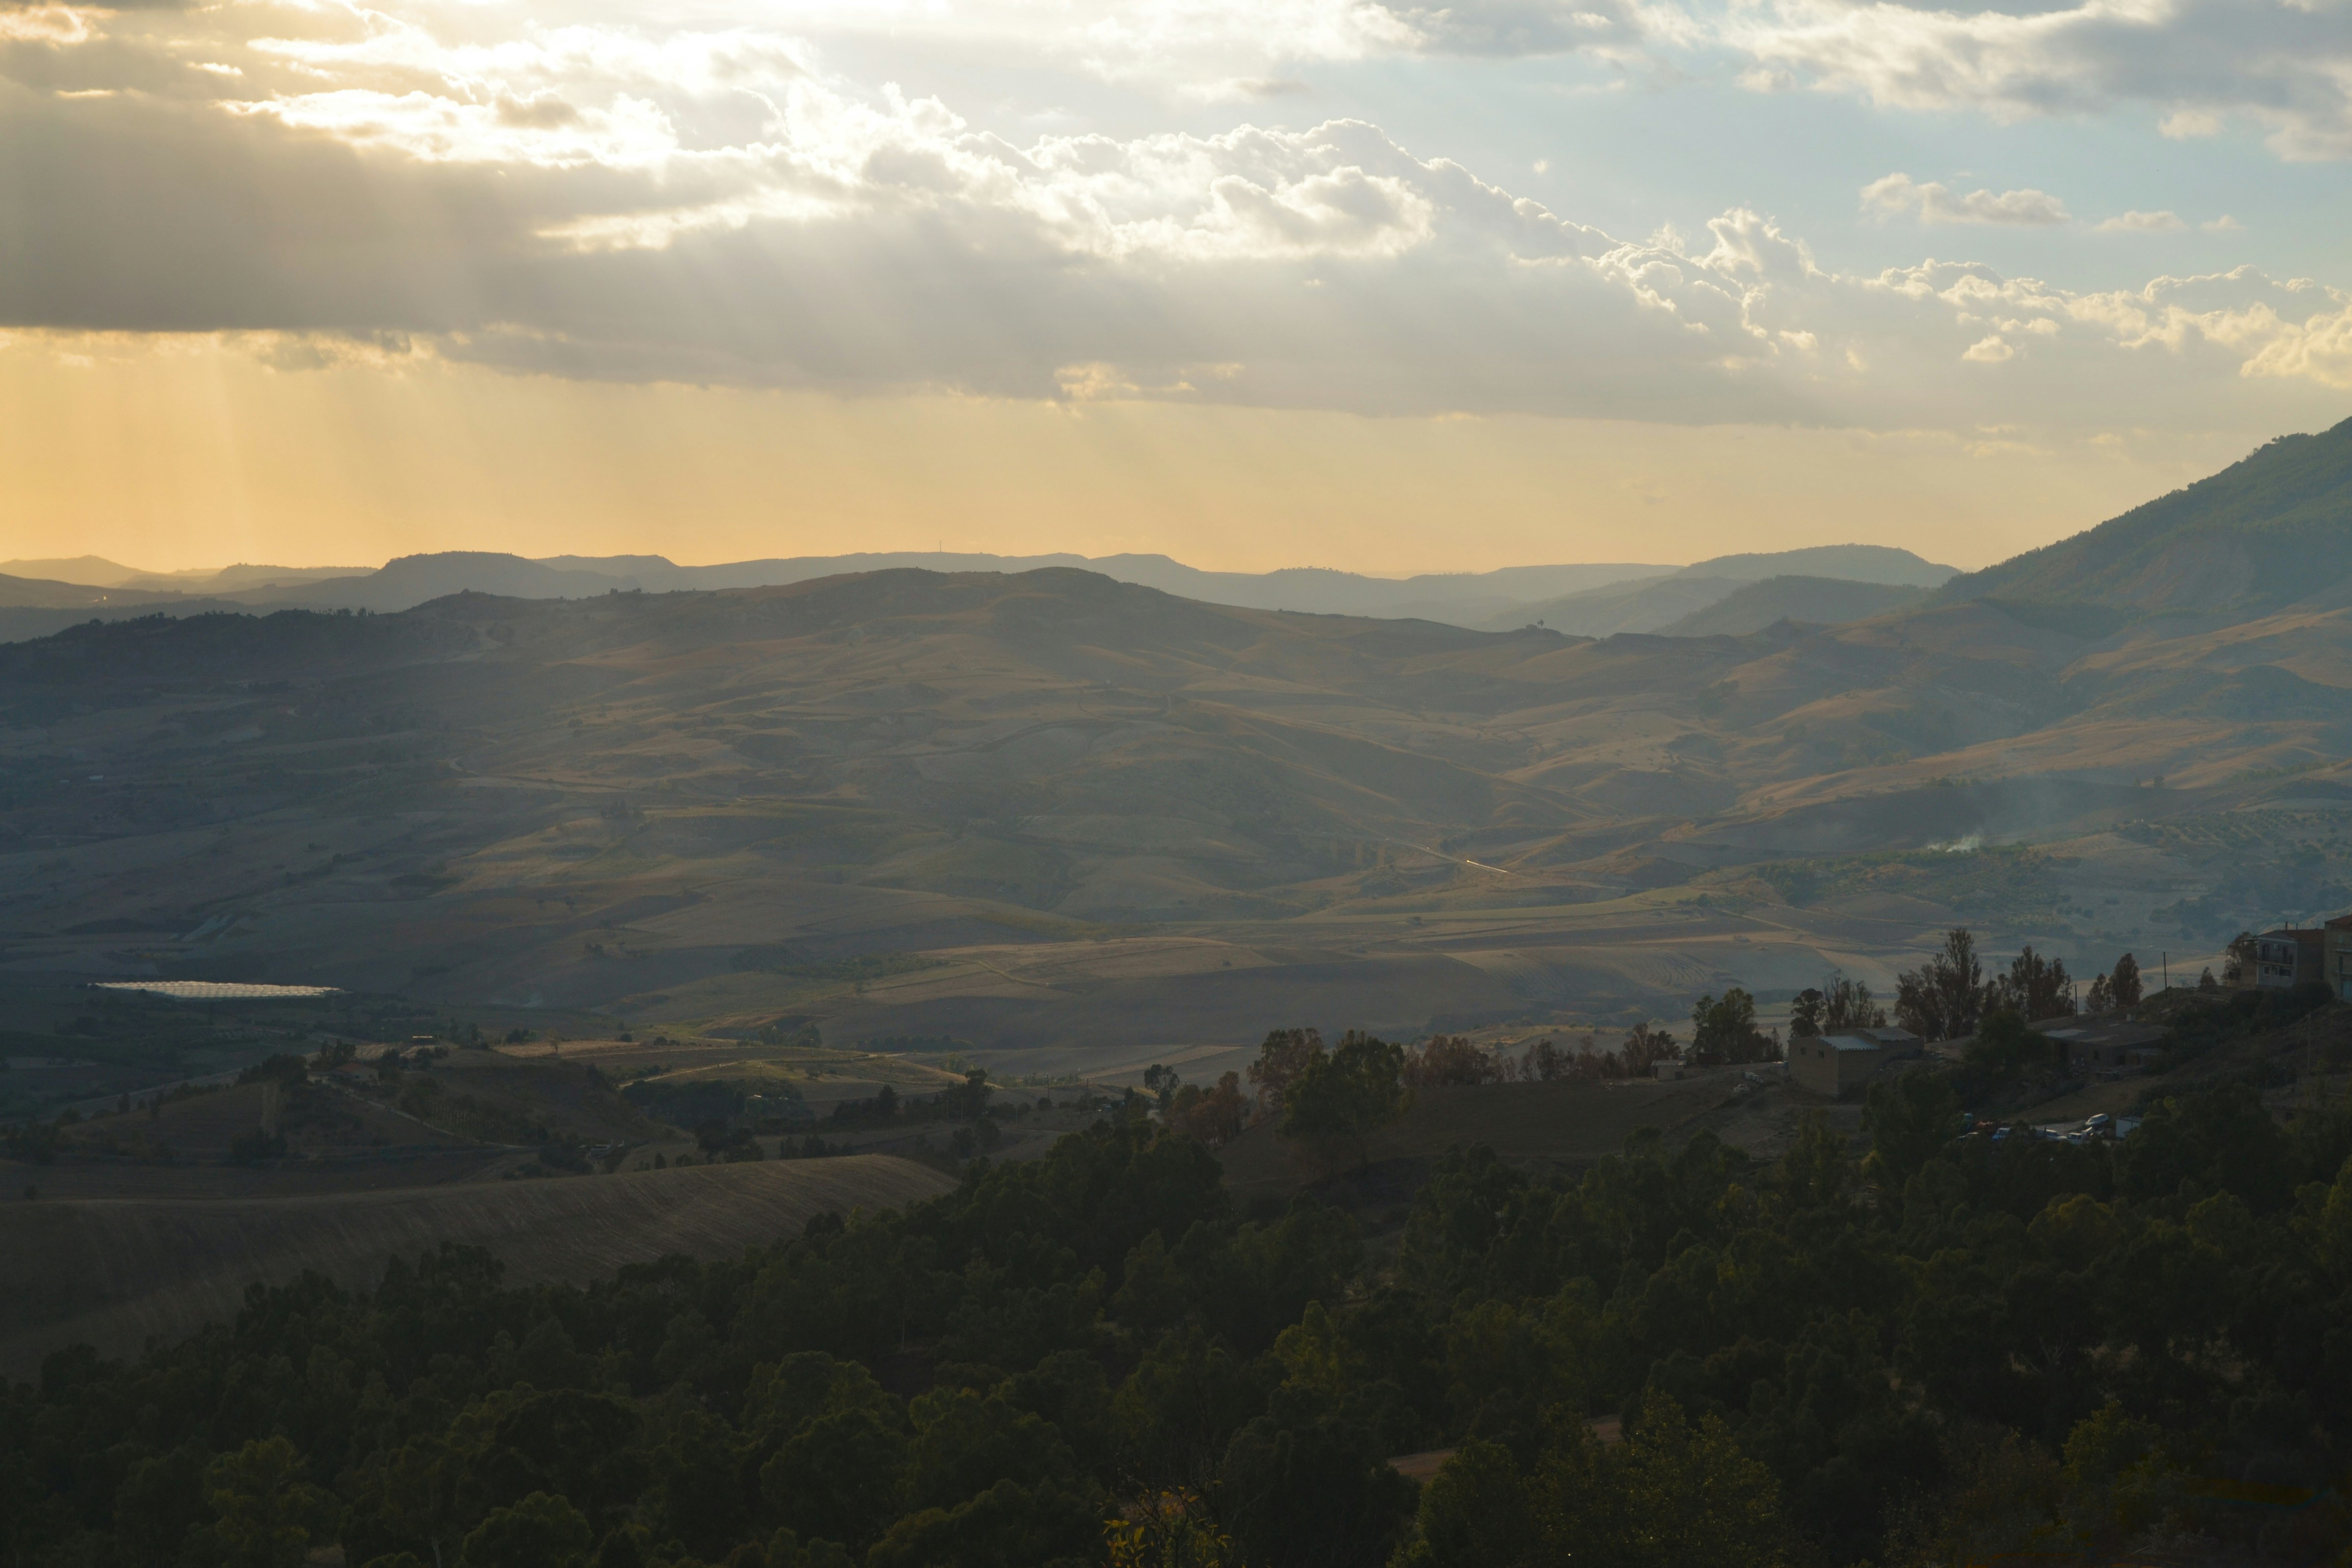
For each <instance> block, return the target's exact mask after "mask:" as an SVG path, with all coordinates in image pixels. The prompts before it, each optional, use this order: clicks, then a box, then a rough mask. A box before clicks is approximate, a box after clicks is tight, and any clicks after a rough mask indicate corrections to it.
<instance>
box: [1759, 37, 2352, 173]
mask: <svg viewBox="0 0 2352 1568" xmlns="http://www.w3.org/2000/svg"><path fill="white" fill-rule="evenodd" d="M1717 36H1718V37H1721V38H1722V39H1723V40H1724V41H1725V42H1726V43H1727V44H1729V45H1731V46H1732V47H1736V48H1738V49H1739V50H1741V51H1743V52H1744V53H1746V54H1748V56H1750V57H1751V58H1753V59H1754V60H1755V61H1756V62H1757V65H1756V68H1755V69H1754V70H1753V71H1752V72H1751V73H1750V74H1749V77H1748V80H1749V82H1750V84H1751V85H1753V86H1757V87H1759V88H1778V87H1795V86H1811V87H1817V88H1822V89H1828V90H1832V91H1841V92H1858V93H1860V94H1862V95H1864V97H1866V98H1868V99H1869V100H1871V101H1872V102H1874V103H1879V104H1884V105H1889V106H1894V107H1900V108H1906V109H1928V110H1949V109H1971V110H1981V111H1983V112H1986V113H1989V114H1991V115H1994V116H1996V117H1998V118H2000V119H2004V120H2016V119H2022V118H2025V117H2027V116H2031V115H2037V114H2056V113H2080V112H2091V111H2099V110H2109V109H2113V108H2115V107H2116V106H2117V105H2120V104H2139V105H2144V106H2147V107H2149V108H2152V109H2154V110H2156V111H2157V112H2158V114H2160V115H2161V116H2162V123H2163V127H2164V130H2165V132H2166V133H2167V134H2168V135H2173V136H2208V135H2212V134H2215V133H2217V132H2220V131H2221V130H2222V129H2223V128H2224V127H2225V126H2226V125H2227V124H2228V123H2229V122H2230V121H2231V120H2232V119H2242V120H2244V121H2249V122H2251V123H2252V124H2255V125H2259V126H2261V127H2263V129H2264V130H2265V131H2266V132H2268V134H2269V140H2270V142H2271V145H2272V146H2273V148H2274V149H2275V150H2276V151H2277V152H2278V153H2280V154H2281V155H2282V156H2284V157H2287V158H2294V159H2323V158H2344V157H2352V25H2347V14H2346V10H2345V6H2344V4H2343V0H2079V3H2078V4H2074V5H2063V4H2062V5H2059V6H2057V7H2056V8H2053V9H2049V10H2041V9H2028V8H2021V9H2018V10H2014V11H2010V10H1991V9H1987V10H1979V11H1961V10H1946V9H1937V8H1933V7H1928V6H1920V5H1897V4H1893V3H1891V0H1769V5H1759V6H1756V7H1752V8H1751V7H1734V8H1733V9H1732V10H1731V11H1730V12H1729V13H1728V14H1727V17H1726V19H1725V20H1724V22H1723V24H1722V26H1721V27H1720V28H1719V29H1718V33H1717Z"/></svg>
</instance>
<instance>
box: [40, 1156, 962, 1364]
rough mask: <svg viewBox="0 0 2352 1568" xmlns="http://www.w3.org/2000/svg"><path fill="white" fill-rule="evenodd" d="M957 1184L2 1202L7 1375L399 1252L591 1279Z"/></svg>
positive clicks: (787, 1183) (825, 1182) (802, 1167)
mask: <svg viewBox="0 0 2352 1568" xmlns="http://www.w3.org/2000/svg"><path fill="white" fill-rule="evenodd" d="M951 1185H953V1182H952V1180H951V1179H950V1178H949V1177H947V1176H945V1175H942V1174H940V1173H939V1172H937V1171H935V1170H932V1169H930V1168H929V1167H928V1166H923V1165H918V1164H915V1163H911V1162H908V1161H905V1160H898V1159H894V1158H891V1157H889V1156H887V1155H857V1156H848V1157H845V1158H841V1159H834V1160H805V1161H793V1162H791V1163H772V1164H740V1165H718V1166H697V1167H695V1168H693V1169H690V1170H682V1171H680V1170H670V1171H655V1172H645V1173H624V1174H620V1175H613V1176H576V1177H570V1178H565V1179H561V1180H551V1181H531V1182H485V1183H475V1184H462V1185H455V1186H440V1187H421V1188H403V1189H394V1190H391V1191H380V1192H357V1193H338V1194H322V1195H317V1196H305V1197H281V1198H254V1199H184V1200H173V1199H159V1198H139V1199H135V1200H122V1199H102V1198H91V1199H66V1200H49V1199H43V1200H39V1201H36V1202H29V1203H28V1202H23V1201H16V1202H11V1203H8V1204H6V1205H5V1206H0V1258H6V1259H7V1268H8V1274H9V1288H8V1289H6V1290H5V1291H0V1375H7V1376H14V1377H22V1376H26V1375H27V1374H29V1373H32V1372H33V1371H35V1370H36V1369H37V1367H38V1365H39V1363H40V1359H41V1357H42V1356H44V1355H46V1354H47V1352H50V1351H53V1350H56V1349H58V1347H60V1346H62V1345H67V1344H72V1343H75V1342H89V1343H90V1344H93V1345H96V1346H97V1347H98V1348H99V1350H100V1352H103V1353H105V1354H107V1355H126V1354H131V1353H135V1352H138V1351H139V1349H140V1348H141V1347H142V1345H143V1344H144V1343H145V1342H147V1341H148V1340H149V1339H151V1338H154V1337H159V1336H160V1337H163V1338H166V1339H172V1338H177V1337H180V1336H182V1335H184V1334H187V1333H189V1332H190V1331H194V1329H196V1328H198V1327H200V1326H201V1325H203V1324H205V1323H206V1322H211V1321H226V1320H227V1319H229V1318H232V1317H234V1316H235V1315H236V1310H237V1307H238V1304H239V1302H240V1301H241V1300H242V1299H243V1297H244V1293H245V1289H246V1287H247V1285H248V1284H250V1283H252V1282H253V1281H254V1280H256V1279H260V1280H265V1281H268V1282H269V1283H272V1284H280V1283H284V1282H285V1281H287V1280H289V1279H294V1278H296V1277H297V1276H299V1275H300V1274H301V1273H302V1272H303V1271H304V1270H306V1269H308V1270H312V1271H315V1272H317V1273H320V1274H323V1275H325V1276H327V1277H328V1278H330V1279H333V1280H335V1281H336V1282H337V1283H338V1284H341V1285H342V1286H343V1287H345V1288H346V1289H364V1288H367V1287H370V1286H372V1285H373V1283H374V1282H375V1281H376V1280H377V1279H380V1278H381V1277H382V1275H383V1266H384V1263H385V1261H386V1260H387V1259H388V1258H395V1257H410V1258H413V1257H415V1255H417V1254H419V1253H421V1252H425V1251H428V1250H430V1249H431V1248H433V1247H436V1246H437V1245H438V1244H440V1243H441V1242H444V1241H451V1242H458V1243H462V1244H465V1245H468V1246H476V1247H488V1248H489V1249H490V1250H491V1251H493V1252H495V1253H496V1254H497V1255H498V1256H499V1258H500V1259H502V1260H503V1261H504V1262H505V1264H506V1279H507V1282H508V1283H509V1284H510V1285H513V1284H527V1283H540V1282H550V1281H553V1282H563V1283H572V1284H579V1283H584V1282H585V1281H587V1280H590V1279H598V1278H601V1277H603V1276H605V1275H609V1274H611V1273H612V1272H613V1271H614V1269H616V1268H620V1267H621V1266H622V1265H623V1264H627V1263H646V1262H650V1261H652V1260H653V1259H655V1258H660V1257H662V1256H664V1255H666V1254H668V1253H673V1252H682V1253H687V1254H688V1255H691V1256H696V1257H703V1258H710V1257H719V1256H723V1255H725V1254H728V1253H731V1252H735V1251H738V1250H740V1248H742V1247H751V1246H755V1245H761V1244H765V1243H769V1242H772V1241H775V1240H776V1239H778V1238H779V1237H786V1236H792V1235H796V1234H797V1233H798V1232H799V1231H800V1229H801V1228H802V1226H804V1225H806V1224H807V1223H808V1221H809V1220H810V1219H811V1218H812V1217H814V1216H815V1215H819V1214H823V1213H825V1212H826V1211H828V1210H835V1211H839V1212H842V1213H844V1214H845V1213H847V1212H848V1211H849V1210H851V1209H853V1208H858V1207H865V1208H869V1209H875V1208H888V1207H894V1206H897V1205H902V1204H907V1203H912V1202H916V1201H919V1200H921V1199H923V1198H927V1197H930V1196H933V1195H935V1194H939V1193H941V1192H944V1191H946V1190H947V1189H948V1188H949V1187H950V1186H951Z"/></svg>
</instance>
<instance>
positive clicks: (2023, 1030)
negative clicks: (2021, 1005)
mask: <svg viewBox="0 0 2352 1568" xmlns="http://www.w3.org/2000/svg"><path fill="white" fill-rule="evenodd" d="M2051 1054H2052V1044H2051V1040H2050V1037H2048V1036H2047V1035H2038V1034H2035V1033H2034V1032H2033V1030H2032V1029H2031V1028H2029V1027H2028V1026H2026V1022H2025V1019H2024V1018H2023V1016H2021V1015H2020V1014H2019V1013H2018V1012H2017V1010H2016V1009H2015V1008H2013V1007H1996V1008H1994V1009H1993V1010H1992V1011H1991V1012H1990V1013H1987V1014H1986V1015H1985V1016H1984V1017H1983V1018H1982V1019H1980V1020H1979V1022H1978V1024H1977V1032H1976V1037H1975V1038H1974V1039H1972V1040H1970V1041H1969V1044H1968V1048H1967V1049H1966V1050H1964V1051H1962V1052H1961V1053H1960V1059H1961V1060H1963V1061H1965V1062H1967V1063H1968V1064H1969V1066H1970V1067H1973V1068H1982V1069H1983V1070H1984V1071H1986V1072H1988V1073H1990V1074H1991V1075H1992V1077H1993V1078H1994V1079H1997V1080H2004V1081H2005V1080H2007V1079H2014V1078H2016V1077H2017V1076H2019V1075H2020V1074H2021V1073H2022V1072H2024V1071H2025V1070H2026V1069H2027V1068H2033V1067H2039V1066H2040V1065H2041V1064H2042V1063H2043V1062H2044V1061H2046V1060H2048V1059H2049V1058H2050V1056H2051Z"/></svg>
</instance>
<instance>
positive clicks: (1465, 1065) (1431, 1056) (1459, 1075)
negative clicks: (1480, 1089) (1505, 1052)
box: [1404, 1035, 1503, 1089]
mask: <svg viewBox="0 0 2352 1568" xmlns="http://www.w3.org/2000/svg"><path fill="white" fill-rule="evenodd" d="M1502 1076H1503V1066H1502V1064H1501V1063H1500V1062H1498V1061H1496V1059H1495V1058H1493V1057H1491V1056H1489V1055H1488V1054H1487V1053H1486V1052H1485V1051H1482V1050H1480V1049H1479V1048H1478V1047H1476V1046H1474V1045H1472V1044H1471V1043H1470V1040H1469V1038H1468V1037H1466V1036H1463V1035H1432V1036H1431V1037H1429V1040H1428V1042H1427V1043H1426V1044H1424V1045H1423V1047H1421V1049H1419V1050H1417V1051H1410V1052H1407V1053H1406V1055H1405V1058H1404V1081H1405V1086H1406V1087H1407V1088H1409V1089H1437V1088H1440V1087H1442V1086H1444V1085H1446V1084H1456V1083H1493V1082H1495V1081H1496V1079H1499V1078H1501V1077H1502Z"/></svg>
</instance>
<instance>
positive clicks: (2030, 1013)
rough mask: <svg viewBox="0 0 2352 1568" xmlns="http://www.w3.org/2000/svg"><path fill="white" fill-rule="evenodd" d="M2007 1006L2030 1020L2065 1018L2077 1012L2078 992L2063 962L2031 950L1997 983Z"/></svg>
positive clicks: (1998, 990) (2019, 957) (2012, 965)
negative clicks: (2076, 992) (2076, 1000)
mask: <svg viewBox="0 0 2352 1568" xmlns="http://www.w3.org/2000/svg"><path fill="white" fill-rule="evenodd" d="M1993 989H1994V990H1995V991H1996V992H1997V993H1998V994H1999V995H2000V1004H2001V1005H2003V1006H2007V1007H2013V1008H2015V1009H2016V1010H2017V1011H2018V1012H2020V1013H2021V1014H2023V1015H2024V1016H2026V1017H2028V1018H2056V1017H2062V1016H2065V1015H2066V1014H2069V1013H2072V1012H2074V986H2073V984H2072V983H2071V982H2070V981H2069V980H2068V979H2067V977H2066V964H2065V962H2064V961H2063V959H2056V958H2044V957H2043V956H2042V954H2040V953H2038V952H2034V951H2033V949H2032V948H2031V947H2028V948H2026V949H2025V951H2024V952H2021V953H2019V954H2018V955H2017V956H2016V957H2015V958H2013V959H2011V961H2010V964H2009V973H2007V974H2005V975H2003V976H2001V977H2000V979H1999V980H1997V981H1995V982H1993Z"/></svg>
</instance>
